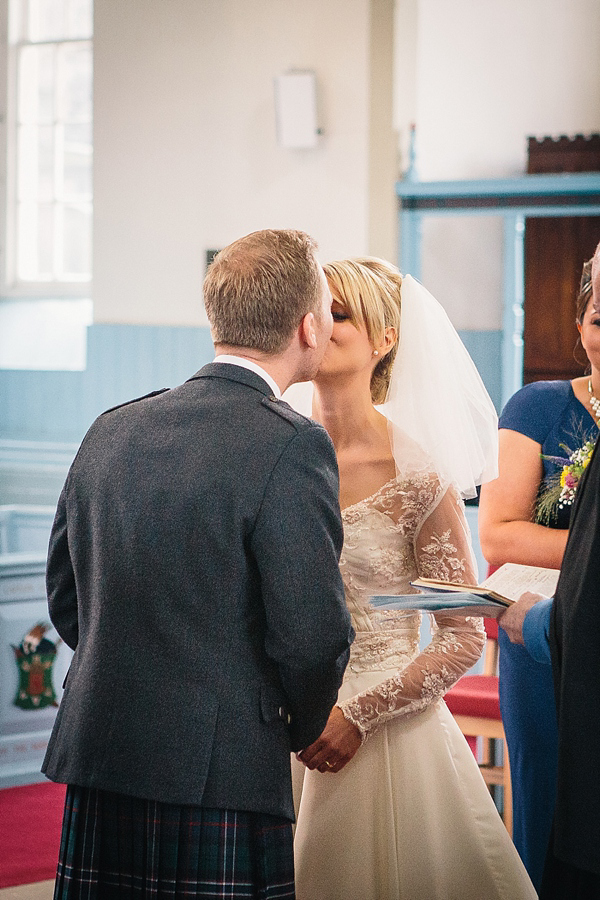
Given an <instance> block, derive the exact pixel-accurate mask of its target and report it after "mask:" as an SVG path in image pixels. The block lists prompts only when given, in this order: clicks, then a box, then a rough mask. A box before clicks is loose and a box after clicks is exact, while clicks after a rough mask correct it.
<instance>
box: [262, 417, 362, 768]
mask: <svg viewBox="0 0 600 900" xmlns="http://www.w3.org/2000/svg"><path fill="white" fill-rule="evenodd" d="M338 491H339V483H338V473H337V464H336V461H335V454H334V451H333V445H332V444H331V441H330V439H329V437H328V435H327V434H326V432H325V431H324V430H323V429H322V428H320V427H317V426H312V427H306V428H303V429H302V430H300V431H299V432H297V433H296V435H295V437H293V438H292V439H291V441H290V442H289V443H288V444H287V446H286V448H285V450H284V452H283V453H282V455H281V457H280V458H279V461H278V463H277V465H276V466H275V468H274V470H273V472H272V474H271V477H270V480H269V483H268V485H267V488H266V490H265V493H264V496H263V500H262V504H261V508H260V512H259V515H258V517H257V521H256V524H255V528H254V531H253V534H252V551H253V554H254V556H255V559H256V563H257V566H258V569H259V572H260V578H261V589H262V596H263V602H264V605H265V615H266V622H267V632H266V638H265V650H266V653H267V654H268V656H269V657H270V658H271V659H272V660H273V661H274V662H275V664H276V666H277V668H278V671H279V674H280V678H281V684H282V687H283V690H284V692H285V694H286V697H287V701H288V704H289V709H290V713H291V722H290V734H291V741H292V749H294V750H300V749H302V748H303V747H306V746H308V745H309V744H311V743H312V742H313V741H314V740H316V738H317V737H318V736H319V735H320V733H321V731H322V730H323V728H324V727H325V724H326V722H327V718H328V716H329V713H330V712H331V709H332V707H333V706H334V704H335V701H336V699H337V692H338V689H339V687H340V684H341V682H342V677H343V674H344V670H345V668H346V665H347V662H348V658H349V652H350V644H351V642H352V640H353V638H354V631H353V630H352V627H351V624H350V616H349V613H348V610H347V608H346V602H345V599H344V588H343V584H342V579H341V576H340V571H339V567H338V561H339V557H340V552H341V548H342V541H343V531H342V522H341V515H340V509H339V501H338Z"/></svg>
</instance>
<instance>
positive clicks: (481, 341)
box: [459, 331, 502, 412]
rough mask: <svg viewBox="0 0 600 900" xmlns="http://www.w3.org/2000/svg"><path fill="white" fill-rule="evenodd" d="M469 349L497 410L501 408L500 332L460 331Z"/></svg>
mask: <svg viewBox="0 0 600 900" xmlns="http://www.w3.org/2000/svg"><path fill="white" fill-rule="evenodd" d="M459 334H460V336H461V338H462V342H463V344H464V345H465V347H466V348H467V350H468V351H469V353H470V355H471V358H472V360H473V362H474V363H475V365H476V366H477V369H478V370H479V374H480V375H481V377H482V379H483V383H484V384H485V386H486V388H487V390H488V393H489V395H490V397H491V398H492V401H493V403H494V406H495V407H496V410H497V411H498V412H500V411H501V409H502V332H501V331H461V332H459Z"/></svg>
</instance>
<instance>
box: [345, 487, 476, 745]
mask: <svg viewBox="0 0 600 900" xmlns="http://www.w3.org/2000/svg"><path fill="white" fill-rule="evenodd" d="M343 520H344V531H345V540H344V550H343V551H342V559H341V561H340V565H341V570H342V575H343V578H344V584H345V586H346V599H347V602H348V608H349V609H350V613H351V615H352V619H353V624H354V627H355V629H356V632H357V638H356V640H355V642H354V645H353V648H352V652H351V657H350V664H349V666H348V670H347V677H351V675H352V674H353V673H356V672H361V671H373V670H380V671H382V672H386V673H390V672H393V675H392V676H391V677H387V678H386V677H384V678H383V680H382V681H381V682H380V683H379V684H378V685H376V686H375V687H374V688H371V689H369V690H367V691H363V692H361V693H360V694H357V695H355V696H354V697H351V698H350V699H348V700H345V701H342V702H340V703H339V704H338V705H339V707H340V708H341V710H342V712H343V714H344V716H345V717H346V718H347V719H348V720H349V721H351V722H353V723H354V724H355V725H356V727H357V728H358V729H359V731H360V733H361V736H362V738H363V740H366V738H367V737H369V736H370V735H371V734H373V733H374V732H375V731H377V729H378V728H380V727H381V726H382V725H384V724H385V723H386V722H389V721H390V720H391V719H395V718H400V717H407V716H413V715H415V714H417V713H418V712H421V711H422V710H424V709H426V708H427V707H428V706H430V705H431V704H432V703H435V702H436V701H437V700H438V699H440V698H441V697H443V695H444V694H445V693H446V691H447V690H448V689H449V688H450V687H452V685H453V684H454V683H455V682H456V681H457V679H458V678H460V676H461V675H463V674H464V672H466V671H467V670H468V669H469V668H470V667H471V666H472V665H473V664H474V663H475V662H476V660H477V659H478V658H479V656H480V655H481V651H482V649H483V645H484V641H485V632H484V629H483V622H482V620H481V619H478V618H473V617H460V616H454V617H452V616H450V615H448V614H437V615H436V616H435V620H434V622H433V628H432V631H433V636H432V640H431V643H430V644H429V645H428V646H427V647H426V648H425V650H424V651H423V652H422V653H420V654H419V652H418V647H419V623H420V614H419V613H418V612H397V611H396V612H394V611H389V610H388V611H383V610H377V611H375V610H374V609H373V607H372V606H371V605H370V602H369V597H370V596H371V595H372V594H375V593H410V592H412V591H413V590H414V589H413V588H411V586H410V581H411V580H413V579H414V578H415V577H417V576H418V575H422V576H425V577H429V578H438V579H442V580H453V581H471V580H473V579H475V580H476V575H475V569H474V563H473V557H472V550H471V547H470V544H469V538H468V529H467V526H466V522H465V518H464V510H463V507H462V503H461V501H460V499H459V498H458V496H457V494H456V492H455V491H454V490H453V489H452V488H448V487H446V488H444V487H443V486H442V485H441V484H440V482H439V479H438V478H437V477H436V476H435V475H432V474H431V473H418V474H415V476H414V477H413V478H411V479H407V478H406V477H398V478H395V479H393V481H391V482H389V483H388V484H387V485H384V486H383V488H381V489H380V490H379V491H378V492H377V493H376V494H374V495H373V496H372V497H369V498H367V499H366V500H362V501H360V502H359V503H357V504H354V505H353V506H351V507H348V508H347V509H346V510H344V513H343Z"/></svg>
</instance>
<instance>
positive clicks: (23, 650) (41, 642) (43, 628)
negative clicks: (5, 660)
mask: <svg viewBox="0 0 600 900" xmlns="http://www.w3.org/2000/svg"><path fill="white" fill-rule="evenodd" d="M50 627H51V626H50V625H48V624H46V623H44V622H38V624H37V625H34V626H33V628H31V630H30V631H28V632H27V634H26V635H25V637H24V638H23V640H22V641H21V643H20V644H19V646H18V647H15V646H14V644H13V645H12V648H13V652H14V654H15V661H16V663H17V668H18V670H19V685H18V687H17V694H16V697H15V699H14V701H13V703H14V705H15V706H18V707H20V708H21V709H27V710H31V709H43V708H44V707H45V706H58V703H57V702H56V693H55V690H54V685H53V683H52V667H53V665H54V662H55V659H56V652H57V648H58V645H59V643H60V639H59V640H58V641H57V642H56V643H55V642H53V641H51V640H49V639H48V638H47V637H45V635H46V632H48V631H49V630H50Z"/></svg>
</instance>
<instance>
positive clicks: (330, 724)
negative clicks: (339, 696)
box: [297, 706, 362, 772]
mask: <svg viewBox="0 0 600 900" xmlns="http://www.w3.org/2000/svg"><path fill="white" fill-rule="evenodd" d="M361 743H362V738H361V734H360V731H359V730H358V728H357V727H356V725H353V724H352V722H349V721H348V720H347V719H346V718H345V717H344V714H343V712H342V711H341V709H340V708H339V706H334V707H333V709H332V710H331V713H330V714H329V718H328V720H327V725H326V726H325V728H324V729H323V732H322V733H321V735H320V737H318V738H317V740H316V741H315V742H314V743H313V744H311V745H310V747H305V748H304V750H302V751H301V752H300V753H298V754H297V758H298V759H299V760H300V762H303V763H304V765H305V766H306V767H307V768H308V769H318V770H319V772H339V771H340V769H343V768H344V766H345V765H346V763H348V762H350V760H351V759H352V757H353V756H354V754H355V753H356V751H357V750H358V748H359V747H360V745H361Z"/></svg>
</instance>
